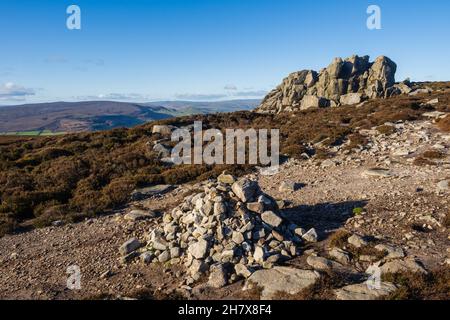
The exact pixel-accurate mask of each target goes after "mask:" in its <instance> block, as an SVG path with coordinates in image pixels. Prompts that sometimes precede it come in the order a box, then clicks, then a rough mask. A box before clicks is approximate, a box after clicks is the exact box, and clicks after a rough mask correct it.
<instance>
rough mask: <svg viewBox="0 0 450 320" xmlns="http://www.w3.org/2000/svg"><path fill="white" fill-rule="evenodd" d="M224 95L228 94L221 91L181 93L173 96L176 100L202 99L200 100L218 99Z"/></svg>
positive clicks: (224, 96)
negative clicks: (216, 92)
mask: <svg viewBox="0 0 450 320" xmlns="http://www.w3.org/2000/svg"><path fill="white" fill-rule="evenodd" d="M226 97H228V95H226V94H223V93H218V94H198V93H183V94H176V95H175V98H176V99H178V100H202V101H208V100H219V99H223V98H226Z"/></svg>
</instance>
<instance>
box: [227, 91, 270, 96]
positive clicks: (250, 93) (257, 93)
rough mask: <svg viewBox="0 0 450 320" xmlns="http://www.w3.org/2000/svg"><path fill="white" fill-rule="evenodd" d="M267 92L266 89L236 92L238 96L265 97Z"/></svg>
mask: <svg viewBox="0 0 450 320" xmlns="http://www.w3.org/2000/svg"><path fill="white" fill-rule="evenodd" d="M266 94H267V91H266V90H253V91H239V92H236V93H234V96H236V97H263V96H265V95H266Z"/></svg>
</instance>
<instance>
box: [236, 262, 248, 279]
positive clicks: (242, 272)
mask: <svg viewBox="0 0 450 320" xmlns="http://www.w3.org/2000/svg"><path fill="white" fill-rule="evenodd" d="M234 270H235V271H236V274H237V275H238V276H241V277H244V278H246V279H247V278H248V277H250V276H251V275H252V271H251V270H250V269H249V268H248V267H247V266H245V265H244V264H241V263H238V264H237V265H235V266H234Z"/></svg>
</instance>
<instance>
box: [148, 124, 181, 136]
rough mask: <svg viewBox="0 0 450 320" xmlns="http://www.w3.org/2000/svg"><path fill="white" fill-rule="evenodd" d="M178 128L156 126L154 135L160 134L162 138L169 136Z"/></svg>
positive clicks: (153, 131)
mask: <svg viewBox="0 0 450 320" xmlns="http://www.w3.org/2000/svg"><path fill="white" fill-rule="evenodd" d="M176 128H177V127H175V126H170V125H154V126H153V130H152V133H153V134H155V133H158V134H160V135H162V136H169V135H171V134H172V131H173V130H175V129H176Z"/></svg>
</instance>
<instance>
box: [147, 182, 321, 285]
mask: <svg viewBox="0 0 450 320" xmlns="http://www.w3.org/2000/svg"><path fill="white" fill-rule="evenodd" d="M280 206H282V202H277V201H275V200H274V199H272V198H271V197H270V196H268V195H266V194H264V193H263V192H261V190H260V188H259V185H258V183H257V182H256V181H252V180H249V179H241V180H239V181H235V178H234V177H233V176H232V175H229V174H227V173H223V174H222V175H220V176H219V177H218V179H217V181H209V182H207V183H206V184H205V185H204V191H203V192H200V193H197V194H192V195H189V196H187V197H186V198H185V199H184V201H183V202H182V203H181V204H180V205H179V206H177V207H176V208H175V209H173V210H172V212H171V213H166V214H164V216H163V223H162V224H160V225H159V226H157V227H156V228H154V229H153V230H151V231H150V234H149V239H148V240H149V241H148V245H147V247H146V249H145V250H147V251H145V252H143V253H142V254H141V259H142V260H143V261H144V262H146V263H153V262H159V263H166V262H169V261H170V263H171V264H177V263H178V264H184V265H185V267H186V268H187V270H188V273H189V274H190V277H191V278H192V279H193V280H198V279H199V278H200V277H201V276H202V275H203V274H206V273H208V272H210V281H209V282H210V285H212V286H214V287H222V286H224V285H226V284H227V283H231V282H233V281H235V280H236V279H238V278H242V277H243V278H248V277H249V276H250V275H251V274H252V273H253V272H254V271H255V270H258V269H261V268H265V269H268V268H271V267H273V266H274V265H276V264H277V263H280V262H283V261H286V260H289V259H291V258H293V257H295V256H297V255H299V249H298V246H299V245H300V244H302V243H303V241H305V240H306V241H316V240H317V234H316V232H315V230H314V229H311V230H310V231H308V232H306V233H305V231H304V230H303V229H302V228H300V227H298V226H297V225H295V224H293V223H290V222H289V221H288V220H286V219H284V218H283V217H282V214H281V213H280V211H279V209H278V208H279V207H280Z"/></svg>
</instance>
